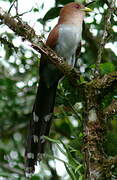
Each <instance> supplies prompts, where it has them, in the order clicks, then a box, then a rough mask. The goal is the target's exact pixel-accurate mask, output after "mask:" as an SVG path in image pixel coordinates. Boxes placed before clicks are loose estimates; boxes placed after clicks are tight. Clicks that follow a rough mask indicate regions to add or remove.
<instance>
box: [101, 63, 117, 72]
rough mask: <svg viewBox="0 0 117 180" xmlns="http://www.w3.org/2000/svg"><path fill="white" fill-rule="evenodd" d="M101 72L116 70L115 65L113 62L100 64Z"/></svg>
mask: <svg viewBox="0 0 117 180" xmlns="http://www.w3.org/2000/svg"><path fill="white" fill-rule="evenodd" d="M100 71H101V74H108V73H111V72H113V71H115V66H114V64H113V63H112V62H107V63H103V64H100Z"/></svg>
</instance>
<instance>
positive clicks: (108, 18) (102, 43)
mask: <svg viewBox="0 0 117 180" xmlns="http://www.w3.org/2000/svg"><path fill="white" fill-rule="evenodd" d="M107 2H108V1H107ZM114 5H115V0H112V2H110V3H109V2H108V11H107V15H106V16H105V17H104V21H105V23H104V24H105V26H104V31H103V35H102V37H101V40H100V44H99V50H98V58H97V63H96V71H95V75H97V74H98V75H99V72H100V70H99V65H100V63H101V61H102V54H103V49H104V46H105V44H106V43H107V42H108V40H109V39H110V37H111V35H110V33H109V32H110V29H111V27H112V25H111V17H112V14H113V12H114V8H113V7H114Z"/></svg>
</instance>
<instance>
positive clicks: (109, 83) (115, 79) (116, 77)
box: [87, 71, 117, 91]
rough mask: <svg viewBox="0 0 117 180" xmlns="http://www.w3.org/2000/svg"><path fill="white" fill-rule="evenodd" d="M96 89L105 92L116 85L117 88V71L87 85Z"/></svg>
mask: <svg viewBox="0 0 117 180" xmlns="http://www.w3.org/2000/svg"><path fill="white" fill-rule="evenodd" d="M87 84H88V85H89V86H92V88H94V89H99V90H100V91H101V90H105V89H107V88H109V87H113V86H114V85H115V86H116V87H117V71H115V72H112V73H110V74H105V75H104V76H103V77H102V78H97V79H94V80H93V81H91V82H89V83H87Z"/></svg>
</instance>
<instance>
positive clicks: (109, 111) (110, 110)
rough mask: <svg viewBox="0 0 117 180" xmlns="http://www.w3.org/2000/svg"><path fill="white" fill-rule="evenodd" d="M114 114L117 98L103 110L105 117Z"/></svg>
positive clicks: (116, 107)
mask: <svg viewBox="0 0 117 180" xmlns="http://www.w3.org/2000/svg"><path fill="white" fill-rule="evenodd" d="M115 114H117V99H114V100H113V101H112V103H111V104H110V105H109V106H108V107H107V108H105V109H104V111H103V115H104V118H105V119H107V118H110V117H111V116H112V115H115Z"/></svg>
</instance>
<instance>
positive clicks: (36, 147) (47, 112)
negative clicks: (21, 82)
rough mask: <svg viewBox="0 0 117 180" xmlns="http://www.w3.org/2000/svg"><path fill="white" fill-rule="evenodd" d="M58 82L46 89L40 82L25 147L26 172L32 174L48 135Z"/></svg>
mask: <svg viewBox="0 0 117 180" xmlns="http://www.w3.org/2000/svg"><path fill="white" fill-rule="evenodd" d="M57 84H58V81H57V82H55V83H54V84H53V85H52V86H51V87H49V88H47V86H46V84H45V83H44V82H43V81H42V80H40V85H39V87H38V90H37V96H36V100H35V103H34V107H33V112H32V119H31V121H30V127H29V135H28V140H27V147H26V153H25V156H26V171H27V172H28V173H33V172H34V170H35V168H34V166H35V165H36V163H37V160H38V159H39V157H40V155H41V154H43V153H44V146H45V139H44V136H48V135H49V130H50V125H51V120H52V115H53V108H54V102H55V95H56V89H57Z"/></svg>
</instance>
